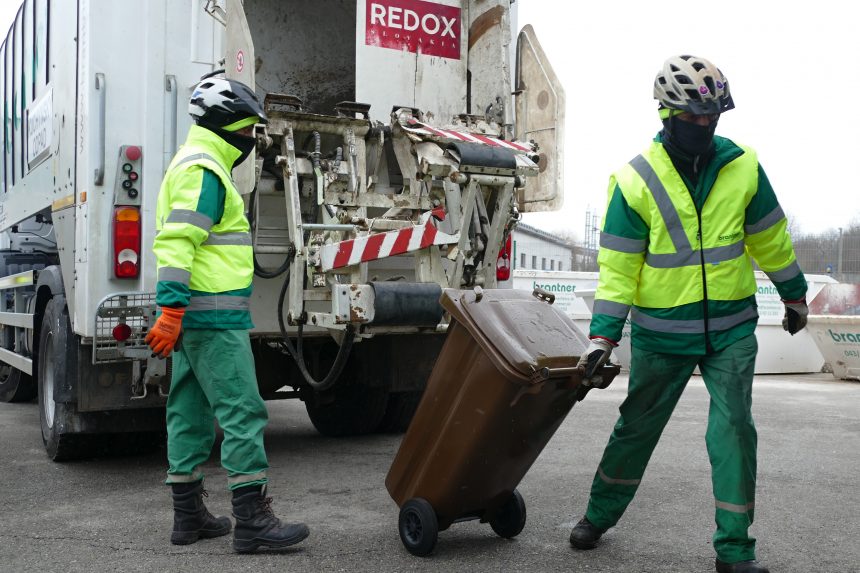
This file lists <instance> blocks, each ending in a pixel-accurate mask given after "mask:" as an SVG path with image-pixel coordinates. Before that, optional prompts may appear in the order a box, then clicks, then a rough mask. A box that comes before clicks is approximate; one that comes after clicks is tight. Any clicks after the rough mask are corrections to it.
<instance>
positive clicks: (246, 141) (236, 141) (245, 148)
mask: <svg viewBox="0 0 860 573" xmlns="http://www.w3.org/2000/svg"><path fill="white" fill-rule="evenodd" d="M218 135H220V136H221V137H222V138H224V141H226V142H227V143H229V144H230V145H232V146H233V147H235V148H236V149H238V150H239V151H241V152H242V154H241V155H240V156H239V157H237V158H236V161H234V162H233V169H236V167H238V166H239V164H240V163H242V162H243V161H245V160H246V159H248V156H249V155H251V152H252V151H254V147H256V145H257V139H256V138H254V137H248V136H246V135H239V134H238V133H232V132H229V131H222V132H221V133H219V134H218Z"/></svg>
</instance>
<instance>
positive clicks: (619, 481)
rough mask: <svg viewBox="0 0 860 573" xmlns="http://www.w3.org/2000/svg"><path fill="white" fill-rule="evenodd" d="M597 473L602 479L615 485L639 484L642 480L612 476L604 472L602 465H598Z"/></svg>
mask: <svg viewBox="0 0 860 573" xmlns="http://www.w3.org/2000/svg"><path fill="white" fill-rule="evenodd" d="M597 474H598V475H599V476H600V479H601V480H603V481H605V482H606V483H611V484H615V485H639V482H641V481H642V480H641V479H621V478H611V477H609V476H608V475H606V474H605V473H604V472H603V468H602V467H600V466H597Z"/></svg>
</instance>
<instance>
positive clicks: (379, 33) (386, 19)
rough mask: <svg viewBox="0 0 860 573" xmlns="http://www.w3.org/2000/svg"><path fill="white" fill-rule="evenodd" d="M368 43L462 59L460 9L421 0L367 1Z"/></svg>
mask: <svg viewBox="0 0 860 573" xmlns="http://www.w3.org/2000/svg"><path fill="white" fill-rule="evenodd" d="M366 6H367V14H366V34H365V44H367V45H368V46H379V47H381V48H392V49H395V50H405V51H408V52H414V53H418V54H425V55H428V56H440V57H443V58H451V59H454V60H459V59H460V22H461V21H460V8H457V7H455V6H445V5H443V4H437V3H436V2H424V1H422V0H368V1H367V4H366Z"/></svg>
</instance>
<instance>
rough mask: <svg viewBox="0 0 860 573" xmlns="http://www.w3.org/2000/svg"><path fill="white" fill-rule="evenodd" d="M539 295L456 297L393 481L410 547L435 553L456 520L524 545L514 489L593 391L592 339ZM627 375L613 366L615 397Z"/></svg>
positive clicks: (445, 300) (446, 295) (605, 381)
mask: <svg viewBox="0 0 860 573" xmlns="http://www.w3.org/2000/svg"><path fill="white" fill-rule="evenodd" d="M553 300H554V296H553V295H552V294H550V293H546V292H543V291H540V290H539V289H537V290H535V292H534V293H532V294H530V293H529V292H528V291H522V290H511V289H504V290H482V289H481V288H480V287H477V288H475V289H474V290H473V291H460V290H456V289H446V290H445V291H443V293H442V298H441V303H442V306H443V307H444V308H445V310H446V311H447V312H448V313H449V314H450V316H451V323H450V326H449V328H448V335H447V338H446V340H445V344H444V346H443V348H442V351H441V353H440V354H439V358H438V359H437V361H436V364H435V366H434V368H433V372H432V373H431V375H430V379H429V380H428V382H427V388H426V390H425V391H424V396H423V398H422V400H421V404H420V405H419V407H418V410H417V411H416V413H415V416H414V418H413V419H412V423H411V424H410V426H409V429H408V430H407V432H406V434H405V436H404V438H403V441H402V442H401V444H400V449H399V450H398V452H397V455H396V456H395V458H394V462H393V463H392V465H391V468H390V469H389V471H388V476H387V477H386V479H385V486H386V487H387V488H388V492H389V494H391V497H392V498H393V499H394V501H395V502H396V503H397V505H398V506H399V507H400V519H399V529H400V538H401V540H402V541H403V544H404V546H405V547H406V548H407V550H409V551H410V552H411V553H413V554H415V555H427V554H429V553H430V552H431V551H432V550H433V548H434V547H435V545H436V540H437V536H438V532H439V531H441V530H445V529H447V528H448V527H450V526H451V524H452V523H454V522H457V521H466V520H471V519H479V520H481V521H482V522H489V523H490V525H491V527H492V528H493V530H494V531H495V532H496V533H497V534H498V535H500V536H501V537H507V538H510V537H514V536H516V535H518V534H519V533H520V531H522V529H523V527H524V526H525V521H526V510H525V503H524V501H523V498H522V496H521V495H520V493H519V492H518V491H517V490H516V487H517V485H518V484H519V483H520V480H521V479H522V478H523V476H525V474H526V472H527V471H528V469H529V468H530V467H531V465H532V464H533V463H534V461H535V460H536V459H537V457H538V455H539V454H540V452H541V451H542V450H543V448H544V446H545V445H546V444H547V442H548V441H549V440H550V438H551V437H552V435H553V434H554V433H555V431H556V429H558V427H559V425H560V424H561V422H562V421H563V420H564V418H565V416H566V415H567V413H568V412H569V411H570V409H571V408H572V407H573V405H574V404H575V403H576V402H577V401H578V400H581V399H582V398H583V397H584V396H585V394H586V393H587V392H588V391H589V390H590V389H591V387H590V386H586V385H584V384H583V383H582V371H581V370H579V369H577V368H576V364H577V362H578V361H579V357H580V355H581V354H582V353H583V352H584V351H585V348H586V345H587V343H588V339H587V338H586V336H585V335H583V334H582V333H581V332H580V331H579V330H578V329H577V327H576V326H575V325H574V323H573V321H572V320H571V319H570V318H569V317H568V316H566V315H565V314H564V313H563V312H561V311H560V310H558V309H556V308H555V307H553V306H552V301H553ZM617 373H618V367H617V366H606V367H604V369H603V371H602V372H601V374H602V379H601V383H599V384H595V385H594V387H600V388H605V387H606V386H608V385H609V383H610V382H611V381H612V379H613V378H614V377H615V375H616V374H617Z"/></svg>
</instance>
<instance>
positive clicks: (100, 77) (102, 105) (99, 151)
mask: <svg viewBox="0 0 860 573" xmlns="http://www.w3.org/2000/svg"><path fill="white" fill-rule="evenodd" d="M96 91H97V92H98V94H99V127H98V132H97V133H98V137H97V138H96V141H97V142H98V147H97V148H96V161H97V162H98V163H97V164H96V165H97V167H96V171H95V177H94V180H93V184H94V185H103V184H104V181H105V110H106V107H107V105H106V104H107V102H106V99H107V97H106V91H107V86H105V75H104V74H101V73H99V74H96Z"/></svg>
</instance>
